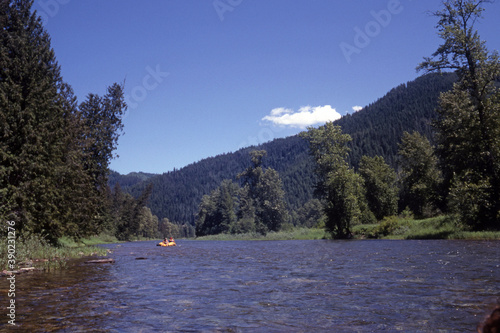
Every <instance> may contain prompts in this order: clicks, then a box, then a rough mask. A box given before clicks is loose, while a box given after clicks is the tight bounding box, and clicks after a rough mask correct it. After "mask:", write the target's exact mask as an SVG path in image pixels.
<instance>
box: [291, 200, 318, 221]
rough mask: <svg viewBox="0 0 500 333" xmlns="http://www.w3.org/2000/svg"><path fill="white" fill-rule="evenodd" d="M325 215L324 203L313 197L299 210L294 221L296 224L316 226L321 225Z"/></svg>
mask: <svg viewBox="0 0 500 333" xmlns="http://www.w3.org/2000/svg"><path fill="white" fill-rule="evenodd" d="M323 217H324V213H323V204H322V203H321V201H320V200H318V199H311V200H309V201H308V202H306V203H305V204H304V206H302V207H301V208H300V209H299V210H298V211H297V216H296V218H295V219H294V221H295V223H296V226H304V227H307V228H315V227H318V226H319V224H320V223H321V220H322V219H323Z"/></svg>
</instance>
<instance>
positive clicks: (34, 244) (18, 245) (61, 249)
mask: <svg viewBox="0 0 500 333" xmlns="http://www.w3.org/2000/svg"><path fill="white" fill-rule="evenodd" d="M110 242H116V238H114V237H110V236H107V235H100V236H95V237H92V238H89V239H83V240H81V242H79V243H76V242H75V241H73V240H71V239H69V238H62V239H60V241H59V245H58V246H54V245H51V244H49V243H47V242H46V241H45V240H44V239H43V238H41V237H40V236H37V235H30V236H27V237H23V238H19V239H17V240H16V242H15V253H12V250H13V248H12V247H10V250H11V254H14V255H15V267H14V269H12V268H11V267H9V266H8V264H9V262H8V259H9V253H8V251H9V247H8V244H7V238H6V237H3V239H2V240H1V241H0V271H3V270H6V271H12V270H16V271H17V270H19V269H21V268H30V267H33V268H35V269H37V270H52V269H58V268H62V267H65V266H66V264H67V261H68V260H71V259H76V258H81V257H87V256H105V255H106V254H107V250H106V249H104V248H102V247H96V246H95V245H96V244H103V243H110ZM11 245H12V244H11ZM11 257H12V256H11Z"/></svg>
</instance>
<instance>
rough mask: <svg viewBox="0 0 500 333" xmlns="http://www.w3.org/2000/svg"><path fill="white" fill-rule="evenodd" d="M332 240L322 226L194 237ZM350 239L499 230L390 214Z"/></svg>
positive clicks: (485, 235)
mask: <svg viewBox="0 0 500 333" xmlns="http://www.w3.org/2000/svg"><path fill="white" fill-rule="evenodd" d="M314 239H332V238H331V236H330V235H329V234H328V233H327V232H326V231H325V230H324V229H322V228H294V229H291V230H287V231H278V232H268V233H267V234H266V235H262V234H259V233H255V232H252V233H244V234H218V235H208V236H202V237H197V238H196V240H217V241H229V240H232V241H234V240H314ZM352 239H359V240H360V239H394V240H412V239H421V240H426V239H427V240H430V239H450V240H451V239H456V240H457V239H463V240H500V231H468V230H467V229H466V228H465V227H464V226H461V225H458V223H457V222H456V221H455V219H453V218H452V217H451V216H438V217H432V218H427V219H414V218H410V217H396V216H391V217H387V218H385V219H383V220H382V221H381V222H379V223H376V224H359V225H356V226H354V227H352Z"/></svg>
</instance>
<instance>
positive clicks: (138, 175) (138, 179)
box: [108, 170, 158, 191]
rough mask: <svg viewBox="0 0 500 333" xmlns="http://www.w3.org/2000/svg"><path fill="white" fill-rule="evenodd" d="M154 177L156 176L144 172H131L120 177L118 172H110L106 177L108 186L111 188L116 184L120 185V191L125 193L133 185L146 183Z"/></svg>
mask: <svg viewBox="0 0 500 333" xmlns="http://www.w3.org/2000/svg"><path fill="white" fill-rule="evenodd" d="M154 176H158V175H157V174H154V173H145V172H131V173H128V174H126V175H120V174H119V173H118V172H116V171H113V170H111V172H110V173H109V177H108V184H109V186H111V187H112V188H113V187H114V186H115V184H116V183H120V186H121V188H122V190H124V191H127V190H129V189H130V188H131V187H133V186H134V185H137V184H139V183H142V182H144V181H147V180H148V179H150V178H152V177H154Z"/></svg>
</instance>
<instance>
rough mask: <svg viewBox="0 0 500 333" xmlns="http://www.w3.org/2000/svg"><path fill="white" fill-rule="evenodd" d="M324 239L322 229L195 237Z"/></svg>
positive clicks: (211, 238)
mask: <svg viewBox="0 0 500 333" xmlns="http://www.w3.org/2000/svg"><path fill="white" fill-rule="evenodd" d="M324 237H325V231H324V230H323V229H308V228H297V229H293V230H289V231H278V232H274V231H271V232H269V233H267V235H265V236H264V235H261V234H259V233H255V232H252V233H245V234H219V235H210V236H203V237H197V238H196V239H197V240H218V241H227V240H292V239H322V238H324Z"/></svg>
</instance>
